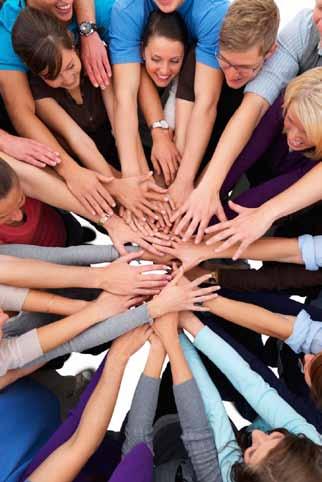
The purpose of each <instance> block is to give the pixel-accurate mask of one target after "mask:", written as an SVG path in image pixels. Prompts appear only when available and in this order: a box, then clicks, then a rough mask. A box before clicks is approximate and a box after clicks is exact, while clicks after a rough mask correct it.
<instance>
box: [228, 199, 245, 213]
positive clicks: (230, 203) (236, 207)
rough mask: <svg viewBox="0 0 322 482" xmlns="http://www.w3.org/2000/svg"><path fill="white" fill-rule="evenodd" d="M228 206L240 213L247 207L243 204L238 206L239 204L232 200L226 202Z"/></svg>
mask: <svg viewBox="0 0 322 482" xmlns="http://www.w3.org/2000/svg"><path fill="white" fill-rule="evenodd" d="M228 204H229V207H230V208H231V209H232V210H233V211H235V213H238V214H241V213H244V212H245V211H247V210H248V208H245V207H244V206H240V204H236V203H234V202H233V201H229V202H228Z"/></svg>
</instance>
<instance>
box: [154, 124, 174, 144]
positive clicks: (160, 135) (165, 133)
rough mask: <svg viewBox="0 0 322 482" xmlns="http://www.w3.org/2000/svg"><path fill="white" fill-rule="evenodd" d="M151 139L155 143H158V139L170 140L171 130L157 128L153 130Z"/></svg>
mask: <svg viewBox="0 0 322 482" xmlns="http://www.w3.org/2000/svg"><path fill="white" fill-rule="evenodd" d="M151 137H152V140H153V141H157V140H158V139H164V138H166V139H170V136H169V129H160V128H159V127H156V128H155V129H151Z"/></svg>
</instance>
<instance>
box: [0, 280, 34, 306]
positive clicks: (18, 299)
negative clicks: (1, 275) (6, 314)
mask: <svg viewBox="0 0 322 482" xmlns="http://www.w3.org/2000/svg"><path fill="white" fill-rule="evenodd" d="M28 291H29V289H28V288H15V287H13V286H7V285H1V284H0V308H2V309H3V310H4V311H21V310H22V307H23V304H24V301H25V299H26V296H27V294H28Z"/></svg>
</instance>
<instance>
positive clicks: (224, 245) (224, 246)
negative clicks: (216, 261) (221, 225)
mask: <svg viewBox="0 0 322 482" xmlns="http://www.w3.org/2000/svg"><path fill="white" fill-rule="evenodd" d="M240 242H241V239H240V235H239V234H235V235H234V236H232V237H231V238H229V239H227V241H225V242H224V243H222V244H221V245H220V246H219V247H218V248H216V249H215V253H220V252H222V251H225V250H226V249H228V248H230V247H231V246H234V245H235V244H236V243H240Z"/></svg>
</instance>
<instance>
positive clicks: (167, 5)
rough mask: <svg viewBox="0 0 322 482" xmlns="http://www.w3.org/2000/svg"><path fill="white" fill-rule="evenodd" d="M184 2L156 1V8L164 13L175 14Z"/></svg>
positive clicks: (173, 0)
mask: <svg viewBox="0 0 322 482" xmlns="http://www.w3.org/2000/svg"><path fill="white" fill-rule="evenodd" d="M183 2H184V0H154V3H155V4H156V6H157V7H158V8H159V9H160V10H161V12H164V13H170V12H174V11H175V10H177V8H179V7H180V6H181V5H182V4H183Z"/></svg>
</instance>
